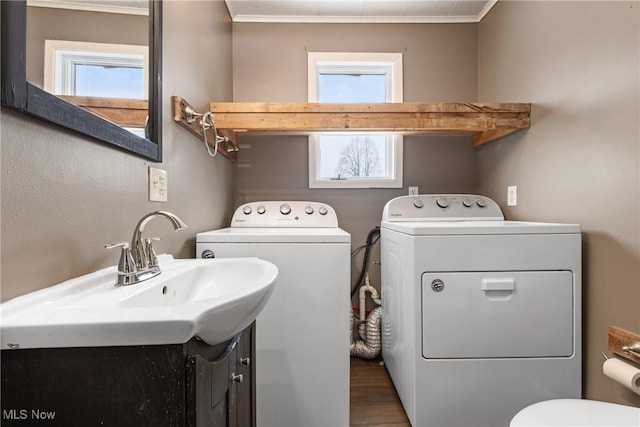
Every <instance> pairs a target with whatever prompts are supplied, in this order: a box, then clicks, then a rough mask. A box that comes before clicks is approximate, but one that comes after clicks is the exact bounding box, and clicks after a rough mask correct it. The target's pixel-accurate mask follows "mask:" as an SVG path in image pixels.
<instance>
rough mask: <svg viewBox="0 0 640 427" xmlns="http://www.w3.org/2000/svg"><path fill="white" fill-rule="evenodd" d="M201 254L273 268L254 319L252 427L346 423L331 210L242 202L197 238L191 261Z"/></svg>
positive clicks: (340, 271) (344, 242)
mask: <svg viewBox="0 0 640 427" xmlns="http://www.w3.org/2000/svg"><path fill="white" fill-rule="evenodd" d="M205 251H212V252H213V253H214V254H215V256H216V257H224V258H226V257H246V256H252V257H258V258H262V259H264V260H267V261H270V262H272V263H274V264H275V265H276V266H277V267H278V270H279V273H278V279H277V282H276V286H275V289H274V291H273V294H272V295H271V298H270V299H269V302H268V303H267V305H266V306H265V308H264V309H263V311H262V312H261V313H260V315H259V316H258V318H257V319H256V359H257V360H256V377H257V378H256V385H257V395H256V405H257V424H258V427H271V426H273V427H289V426H290V427H303V426H304V427H314V426H317V427H327V426H331V427H346V426H348V425H349V327H348V325H349V319H350V310H351V306H350V301H351V298H350V280H351V276H350V274H351V271H350V269H351V255H350V254H351V236H350V235H349V234H348V233H347V232H345V231H344V230H342V229H340V228H338V219H337V216H336V213H335V211H334V210H333V208H331V207H330V206H328V205H326V204H322V203H314V202H274V201H266V202H254V203H246V204H244V205H242V206H240V207H239V208H238V209H237V210H236V212H235V214H234V215H233V219H232V221H231V226H230V227H229V228H225V229H221V230H214V231H209V232H205V233H198V234H197V236H196V253H197V256H198V257H202V256H207V255H211V254H210V253H209V252H205ZM203 252H205V253H204V255H203Z"/></svg>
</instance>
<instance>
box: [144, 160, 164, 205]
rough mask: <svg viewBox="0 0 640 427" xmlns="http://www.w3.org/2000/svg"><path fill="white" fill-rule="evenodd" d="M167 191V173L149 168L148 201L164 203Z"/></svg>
mask: <svg viewBox="0 0 640 427" xmlns="http://www.w3.org/2000/svg"><path fill="white" fill-rule="evenodd" d="M167 189H168V186H167V171H166V170H164V169H157V168H152V167H151V166H149V201H150V202H166V201H167V196H168V194H167V193H168V191H167Z"/></svg>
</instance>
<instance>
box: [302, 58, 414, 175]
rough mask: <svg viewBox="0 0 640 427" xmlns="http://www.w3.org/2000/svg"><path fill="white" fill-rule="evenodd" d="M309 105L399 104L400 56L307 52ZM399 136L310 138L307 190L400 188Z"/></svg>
mask: <svg viewBox="0 0 640 427" xmlns="http://www.w3.org/2000/svg"><path fill="white" fill-rule="evenodd" d="M308 62H309V67H308V72H309V79H308V81H309V102H320V103H323V102H326V103H385V102H402V54H401V53H343V52H309V54H308ZM401 187H402V136H401V135H396V134H392V133H377V132H366V133H360V132H358V133H353V132H343V133H340V132H332V133H319V134H314V135H312V136H310V137H309V188H401Z"/></svg>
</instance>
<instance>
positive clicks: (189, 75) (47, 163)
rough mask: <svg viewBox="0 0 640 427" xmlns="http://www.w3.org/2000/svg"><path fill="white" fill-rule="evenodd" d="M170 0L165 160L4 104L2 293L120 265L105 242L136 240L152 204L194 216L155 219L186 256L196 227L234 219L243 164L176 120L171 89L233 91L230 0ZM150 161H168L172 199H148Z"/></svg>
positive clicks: (166, 240) (154, 231)
mask: <svg viewBox="0 0 640 427" xmlns="http://www.w3.org/2000/svg"><path fill="white" fill-rule="evenodd" d="M163 5H164V50H163V52H164V64H163V71H164V76H163V135H164V159H165V160H164V163H162V164H156V163H152V162H148V161H145V160H143V159H140V158H138V157H134V156H132V155H130V154H127V153H125V152H122V151H118V150H115V149H113V148H110V147H108V146H105V145H101V144H99V143H95V142H93V141H91V140H89V139H88V138H85V137H82V136H79V135H76V134H73V133H70V132H67V131H65V130H61V129H60V128H57V127H54V126H51V125H48V124H46V123H43V122H39V121H37V120H35V119H32V118H29V117H27V116H25V115H22V114H18V113H16V112H13V111H11V110H8V109H6V108H3V109H2V117H1V121H2V122H1V124H2V126H1V144H2V146H1V149H2V166H1V167H2V174H1V177H2V178H1V179H2V182H1V185H2V187H1V189H2V205H1V206H2V212H1V214H2V230H1V233H2V235H1V237H2V239H1V241H2V248H1V256H2V266H1V278H2V283H1V298H2V300H3V301H6V300H8V299H10V298H12V297H15V296H18V295H21V294H25V293H28V292H31V291H34V290H37V289H41V288H44V287H47V286H51V285H53V284H55V283H58V282H60V281H63V280H66V279H70V278H73V277H76V276H79V275H82V274H85V273H88V272H91V271H94V270H96V269H99V268H102V267H106V266H109V265H114V264H115V263H116V262H117V260H118V253H117V252H114V251H107V250H105V249H104V245H105V244H106V243H110V242H118V241H126V240H129V239H130V238H131V234H132V232H133V228H134V226H135V224H136V222H137V221H138V219H139V218H140V217H142V216H143V215H144V214H146V213H148V212H151V211H154V210H158V209H163V210H169V211H172V212H174V213H176V214H177V215H179V216H181V217H182V218H183V219H184V220H185V222H186V223H187V224H189V226H190V228H189V229H188V230H185V231H182V232H179V233H173V232H172V231H170V230H171V227H170V225H169V223H168V222H165V221H162V220H157V221H155V224H154V222H152V223H150V224H149V227H148V233H149V234H148V235H150V236H153V235H157V236H160V237H162V239H163V240H162V241H160V242H158V243H157V251H158V253H162V252H168V253H171V254H173V255H174V256H176V257H181V258H186V257H193V256H194V253H195V233H196V232H198V231H202V230H208V229H212V228H217V227H221V226H224V225H226V224H228V222H229V220H230V214H231V213H232V211H233V206H232V204H233V196H232V191H233V188H232V187H233V174H234V167H233V166H232V163H231V162H229V161H228V160H227V159H225V158H223V157H217V158H215V159H211V158H209V157H208V156H207V155H206V154H205V151H204V148H203V146H202V143H201V142H200V141H198V140H197V139H196V138H194V137H193V136H192V135H191V134H189V133H188V132H186V131H185V130H183V129H182V128H180V127H178V125H177V124H176V123H174V122H173V121H172V114H171V103H170V97H171V95H180V96H183V97H185V98H186V99H188V100H189V102H190V103H192V105H193V106H194V107H195V108H197V109H205V108H206V107H207V106H208V102H210V101H211V100H212V99H216V100H221V101H230V100H231V98H232V90H231V84H232V76H231V32H232V29H231V23H230V19H229V17H228V14H227V11H226V9H225V7H224V3H222V2H188V1H181V2H173V1H172V2H163ZM196 9H197V10H198V13H193V11H194V10H196ZM185 28H188V29H189V30H190V32H186V31H185ZM204 51H206V52H209V54H208V55H202V52H204ZM193 64H198V66H197V67H196V66H192V65H193ZM149 165H152V166H155V167H161V168H164V169H167V170H168V177H169V202H168V203H156V202H148V201H147V167H148V166H149Z"/></svg>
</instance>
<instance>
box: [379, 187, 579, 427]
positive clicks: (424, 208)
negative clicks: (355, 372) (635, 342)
mask: <svg viewBox="0 0 640 427" xmlns="http://www.w3.org/2000/svg"><path fill="white" fill-rule="evenodd" d="M380 242H381V256H382V306H383V318H382V322H383V327H382V330H383V332H382V335H383V337H382V339H383V345H382V354H383V358H384V361H385V364H386V367H387V369H388V371H389V373H390V375H391V378H392V379H393V383H394V385H395V387H396V390H397V392H398V395H399V396H400V399H401V400H402V403H403V405H404V408H405V410H406V412H407V416H408V417H409V420H410V421H411V424H412V425H413V426H414V427H446V426H455V427H465V426H468V427H482V426H508V425H509V421H510V420H511V418H513V416H514V415H515V414H516V413H517V412H518V411H520V410H521V409H523V408H524V407H526V406H528V405H530V404H532V403H535V402H539V401H542V400H549V399H557V398H580V397H581V393H582V379H581V374H582V351H581V346H582V343H581V292H582V291H581V236H580V227H579V226H578V225H575V224H550V223H532V222H516V221H505V220H504V217H503V215H502V212H501V211H500V208H499V207H498V205H497V204H496V203H495V202H494V201H493V200H491V199H489V198H486V197H482V196H477V195H451V194H449V195H418V196H403V197H398V198H395V199H393V200H391V201H389V202H388V203H387V204H386V206H385V208H384V212H383V217H382V224H381V239H380Z"/></svg>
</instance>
